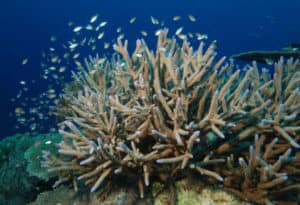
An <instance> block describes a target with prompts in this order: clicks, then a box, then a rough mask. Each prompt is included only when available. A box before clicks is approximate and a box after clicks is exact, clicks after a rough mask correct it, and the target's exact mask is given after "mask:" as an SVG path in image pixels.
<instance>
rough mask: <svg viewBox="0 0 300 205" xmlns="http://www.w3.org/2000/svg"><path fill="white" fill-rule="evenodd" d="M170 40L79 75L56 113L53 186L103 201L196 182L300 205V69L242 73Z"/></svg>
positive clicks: (162, 38)
mask: <svg viewBox="0 0 300 205" xmlns="http://www.w3.org/2000/svg"><path fill="white" fill-rule="evenodd" d="M167 33H168V32H167V30H161V31H160V33H159V35H158V41H157V47H156V50H155V51H151V50H150V49H149V48H148V47H147V45H146V43H145V42H144V41H143V40H138V41H137V42H136V48H135V50H134V52H133V54H132V55H130V54H129V52H128V50H127V47H128V42H127V41H125V42H124V43H122V41H121V39H118V41H117V43H116V44H115V45H114V50H115V51H116V54H115V55H113V57H112V59H111V60H108V59H106V58H99V57H95V58H91V57H90V59H89V60H86V62H85V64H86V66H85V67H81V70H80V72H78V73H73V77H74V82H72V83H71V84H70V85H69V86H68V87H67V88H66V89H65V92H64V94H63V95H62V98H61V100H60V102H61V103H60V104H59V105H58V106H57V111H56V112H57V115H58V116H59V117H62V118H63V119H64V120H63V121H62V122H61V124H60V133H61V134H62V135H63V137H64V139H63V141H62V142H60V143H59V144H58V152H59V153H60V155H58V156H57V155H52V154H51V153H49V152H48V153H44V156H43V158H44V161H43V166H44V167H46V168H47V169H48V171H49V172H55V173H57V174H58V175H59V179H58V181H57V182H56V183H55V186H57V185H59V184H61V183H64V182H66V181H69V182H71V183H72V184H73V187H74V189H75V191H77V190H79V189H81V187H82V186H85V187H89V188H90V191H91V192H95V191H100V192H102V193H103V192H108V191H109V190H110V187H112V186H113V184H114V183H119V182H120V181H129V182H130V183H131V184H132V185H135V186H136V188H137V190H138V192H139V195H140V197H141V198H143V197H146V196H147V195H148V194H149V193H148V192H149V190H151V186H152V184H153V183H154V182H160V183H163V184H166V188H167V189H168V188H169V189H170V190H171V189H172V188H170V187H172V183H173V182H174V181H176V180H179V179H182V178H185V177H188V176H189V175H191V174H192V175H194V174H198V175H199V180H203V181H205V182H209V183H214V184H220V185H222V186H224V187H225V189H226V190H228V191H231V192H232V193H234V194H236V195H237V196H239V197H241V198H242V199H244V200H247V201H250V202H257V203H260V204H271V203H277V202H278V203H280V202H282V201H289V200H290V201H291V203H296V201H297V200H299V198H298V199H297V197H296V195H295V193H297V190H298V191H299V189H300V163H299V161H300V158H299V148H300V139H299V134H300V119H299V111H300V92H299V82H300V81H299V79H300V64H299V61H298V60H296V61H293V60H288V61H284V60H283V59H281V60H280V61H279V62H278V63H275V71H274V74H273V75H271V74H270V73H269V72H268V71H267V70H265V69H263V70H262V71H260V70H259V69H258V68H257V66H256V64H255V63H253V64H252V65H249V66H248V67H247V68H246V69H244V70H240V69H235V68H234V65H233V63H225V58H224V57H223V58H221V59H219V60H215V59H216V52H215V42H213V43H212V44H211V45H210V46H209V47H208V48H207V49H206V50H205V49H204V43H200V45H199V47H198V49H196V50H193V48H192V47H191V46H190V45H189V43H188V42H187V41H186V40H184V41H183V43H182V45H181V46H179V43H178V42H177V41H176V39H175V38H172V39H170V38H168V37H167ZM293 194H294V195H293ZM289 195H291V198H288V197H289ZM170 196H171V197H174V196H172V194H170ZM170 201H172V200H170Z"/></svg>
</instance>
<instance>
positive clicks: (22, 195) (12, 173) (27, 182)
mask: <svg viewBox="0 0 300 205" xmlns="http://www.w3.org/2000/svg"><path fill="white" fill-rule="evenodd" d="M41 138H43V135H39V136H30V135H26V134H16V135H14V136H9V137H6V138H5V139H2V140H1V141H0V156H1V160H0V204H6V205H23V204H26V203H27V202H30V201H31V200H33V199H34V198H35V197H36V195H37V194H38V193H39V192H40V191H43V189H47V188H48V189H49V185H48V184H47V183H46V182H43V181H42V180H40V179H39V178H37V177H33V176H31V175H29V173H27V172H26V171H25V170H26V167H27V165H28V164H27V161H26V160H24V152H26V150H27V149H28V148H29V147H31V146H34V143H35V142H36V141H37V140H38V139H41ZM51 183H53V182H51Z"/></svg>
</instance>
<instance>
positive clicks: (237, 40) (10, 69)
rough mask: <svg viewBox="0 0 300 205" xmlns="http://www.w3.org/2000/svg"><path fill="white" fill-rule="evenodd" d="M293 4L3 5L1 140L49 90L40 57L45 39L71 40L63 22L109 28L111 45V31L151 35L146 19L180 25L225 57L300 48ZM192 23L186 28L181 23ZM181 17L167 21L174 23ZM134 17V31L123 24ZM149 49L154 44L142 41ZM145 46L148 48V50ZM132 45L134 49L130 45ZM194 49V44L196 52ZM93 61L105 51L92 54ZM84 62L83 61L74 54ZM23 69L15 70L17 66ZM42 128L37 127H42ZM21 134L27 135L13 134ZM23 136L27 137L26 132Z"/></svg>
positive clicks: (256, 0)
mask: <svg viewBox="0 0 300 205" xmlns="http://www.w3.org/2000/svg"><path fill="white" fill-rule="evenodd" d="M299 10H300V1H299V0H289V1H280V0H272V1H271V0H266V1H261V0H226V1H222V0H210V1H202V0H201V1H200V0H188V1H183V0H174V1H162V0H161V1H159V0H152V1H142V0H140V1H135V0H128V1H122V0H109V1H99V0H94V1H68V0H65V1H58V0H52V1H35V0H27V1H18V0H13V1H6V2H5V3H4V2H3V3H2V4H1V7H0V23H1V24H0V25H1V32H0V43H1V44H0V45H1V50H0V59H1V69H0V72H1V73H0V83H1V86H0V93H1V101H0V113H1V115H0V137H1V138H3V137H5V136H8V135H12V134H14V133H16V132H17V130H16V127H15V126H16V120H17V119H16V118H17V117H16V116H15V108H16V107H19V105H20V103H27V105H26V106H27V107H28V106H29V107H30V106H32V105H31V102H30V101H28V102H24V96H27V97H28V98H30V97H34V96H37V95H39V93H41V92H44V91H45V90H47V88H48V84H49V83H48V82H47V81H45V80H41V78H40V76H41V73H42V68H41V66H40V63H41V51H43V50H47V49H48V48H49V47H50V46H51V42H50V38H51V36H55V37H56V38H57V42H56V44H57V45H59V44H62V43H64V42H66V41H67V40H69V39H71V38H72V37H73V35H74V34H73V33H72V29H71V28H70V27H69V26H67V24H68V22H69V21H72V22H74V23H75V25H81V24H86V23H87V22H88V21H89V19H90V17H91V16H93V15H95V14H99V17H101V18H103V19H105V20H106V21H108V25H107V27H109V28H111V29H106V33H105V37H107V39H109V38H110V39H113V38H116V35H115V30H113V28H117V27H119V26H121V27H122V28H125V29H124V32H125V34H126V38H127V39H128V40H129V42H135V39H136V38H137V37H141V35H140V33H139V32H140V31H141V30H146V31H147V32H149V33H150V32H154V30H155V27H154V25H152V24H151V20H150V16H153V17H156V18H158V19H159V20H164V21H165V26H166V27H168V28H169V29H170V30H171V31H172V32H174V31H175V30H176V29H177V28H178V27H180V26H183V27H184V31H186V32H199V33H205V34H207V35H208V40H207V42H211V41H213V40H217V42H218V53H219V55H220V56H222V55H225V56H228V57H229V56H231V55H233V54H236V53H240V52H244V51H249V50H276V49H280V48H282V47H284V46H287V45H288V44H290V43H294V42H299V36H300V22H299V19H300V12H299ZM188 14H192V15H194V16H195V17H196V18H197V21H196V22H195V23H191V22H190V21H189V19H188V18H187V15H188ZM177 15H179V16H181V17H182V19H181V20H180V21H178V22H173V21H172V18H173V16H177ZM134 16H135V17H136V18H137V20H136V22H135V24H133V25H131V24H129V22H128V21H129V19H130V18H132V17H134ZM146 40H147V43H148V44H149V45H150V46H154V45H155V41H156V39H155V38H153V39H151V37H149V36H148V37H147V38H146ZM151 44H152V45H151ZM131 45H133V43H131ZM196 46H197V43H195V47H196ZM97 52H99V53H100V54H104V53H109V52H111V51H103V49H102V50H97ZM81 55H82V56H85V55H84V54H81ZM26 58H28V63H27V64H26V65H22V60H23V59H26ZM32 80H35V81H36V83H35V84H33V85H31V86H29V89H28V91H26V92H23V93H22V94H23V96H22V100H19V101H11V99H12V98H15V97H16V96H17V95H18V93H19V91H20V90H21V89H22V88H23V86H22V85H20V81H26V82H27V81H28V82H30V81H32ZM42 123H43V122H42ZM20 131H23V132H24V131H26V128H22V129H20ZM27 131H28V130H27Z"/></svg>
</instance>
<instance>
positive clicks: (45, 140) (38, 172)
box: [24, 134, 62, 181]
mask: <svg viewBox="0 0 300 205" xmlns="http://www.w3.org/2000/svg"><path fill="white" fill-rule="evenodd" d="M61 140H62V136H61V135H60V134H48V135H38V136H36V137H35V139H34V143H33V145H31V146H30V147H29V148H28V149H27V150H26V152H25V154H24V158H25V159H26V161H27V166H26V171H27V172H28V173H29V174H30V175H31V176H35V177H38V178H39V179H42V180H46V181H47V180H49V179H50V178H53V177H55V175H54V173H49V172H48V170H47V169H46V168H44V167H42V166H41V159H42V155H43V152H51V153H52V155H55V154H58V153H57V149H56V144H57V143H58V142H60V141H61Z"/></svg>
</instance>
